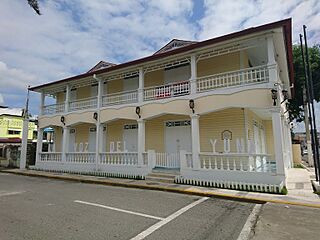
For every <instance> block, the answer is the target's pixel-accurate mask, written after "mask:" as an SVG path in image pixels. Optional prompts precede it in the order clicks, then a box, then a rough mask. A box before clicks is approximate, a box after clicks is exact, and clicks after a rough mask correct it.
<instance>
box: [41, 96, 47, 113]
mask: <svg viewBox="0 0 320 240" xmlns="http://www.w3.org/2000/svg"><path fill="white" fill-rule="evenodd" d="M45 96H46V95H45V94H44V92H41V93H40V115H43V107H44V100H45Z"/></svg>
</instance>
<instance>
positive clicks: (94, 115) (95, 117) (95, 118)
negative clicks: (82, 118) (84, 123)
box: [93, 112, 98, 121]
mask: <svg viewBox="0 0 320 240" xmlns="http://www.w3.org/2000/svg"><path fill="white" fill-rule="evenodd" d="M93 119H94V120H96V121H97V120H98V113H97V112H95V113H93Z"/></svg>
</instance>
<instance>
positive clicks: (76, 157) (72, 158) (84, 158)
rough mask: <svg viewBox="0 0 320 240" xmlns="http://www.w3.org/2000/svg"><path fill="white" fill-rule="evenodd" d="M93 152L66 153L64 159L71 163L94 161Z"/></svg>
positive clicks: (94, 155)
mask: <svg viewBox="0 0 320 240" xmlns="http://www.w3.org/2000/svg"><path fill="white" fill-rule="evenodd" d="M95 160H96V154H95V153H94V152H81V153H66V161H67V162H72V163H95Z"/></svg>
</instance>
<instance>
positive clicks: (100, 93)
mask: <svg viewBox="0 0 320 240" xmlns="http://www.w3.org/2000/svg"><path fill="white" fill-rule="evenodd" d="M102 95H103V80H102V79H99V81H98V96H97V98H98V99H97V108H98V109H99V108H101V107H102Z"/></svg>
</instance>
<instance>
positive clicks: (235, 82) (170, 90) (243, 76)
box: [43, 65, 274, 115]
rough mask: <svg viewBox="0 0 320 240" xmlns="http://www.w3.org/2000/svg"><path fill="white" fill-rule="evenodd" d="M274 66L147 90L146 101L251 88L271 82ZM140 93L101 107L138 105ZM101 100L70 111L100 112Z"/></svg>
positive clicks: (112, 98) (108, 98)
mask: <svg viewBox="0 0 320 240" xmlns="http://www.w3.org/2000/svg"><path fill="white" fill-rule="evenodd" d="M273 67H274V66H267V65H263V66H257V67H252V68H246V69H242V70H237V71H230V72H224V73H219V74H214V75H210V76H204V77H199V78H197V79H196V80H195V82H192V83H191V82H190V81H183V82H176V83H172V84H167V85H161V86H152V87H147V88H144V89H143V101H153V100H161V99H166V98H173V97H179V96H183V95H188V94H190V93H191V84H193V83H196V91H197V93H200V92H206V91H212V90H214V89H219V88H226V87H231V86H245V85H248V84H257V83H266V82H268V81H269V70H270V69H271V68H273ZM138 96H139V94H138V90H133V91H126V92H119V93H114V94H107V95H105V96H102V98H101V106H102V107H107V106H112V105H120V104H130V103H137V102H138V99H139V97H138ZM97 105H98V97H91V98H86V99H80V100H76V101H72V102H70V103H69V111H77V110H83V109H93V108H97ZM64 110H65V104H64V103H59V104H52V105H48V106H44V107H43V114H44V115H50V114H56V113H62V112H64Z"/></svg>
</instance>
